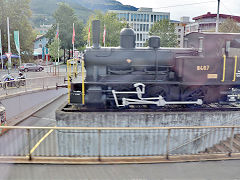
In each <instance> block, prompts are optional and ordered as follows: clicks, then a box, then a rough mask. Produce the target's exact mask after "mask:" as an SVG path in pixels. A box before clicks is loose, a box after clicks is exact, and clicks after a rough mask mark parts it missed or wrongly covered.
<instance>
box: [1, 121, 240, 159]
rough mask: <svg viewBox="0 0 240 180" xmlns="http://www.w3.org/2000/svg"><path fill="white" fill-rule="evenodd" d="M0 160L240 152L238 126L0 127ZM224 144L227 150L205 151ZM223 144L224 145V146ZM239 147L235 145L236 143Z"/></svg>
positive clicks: (239, 129)
mask: <svg viewBox="0 0 240 180" xmlns="http://www.w3.org/2000/svg"><path fill="white" fill-rule="evenodd" d="M0 129H5V130H8V131H7V133H5V134H3V135H1V136H0V157H5V156H13V157H15V156H21V157H27V158H29V159H31V158H32V157H56V158H58V157H78V158H79V157H99V158H104V157H132V156H139V157H140V156H141V157H142V156H165V157H166V158H169V156H171V155H198V154H203V153H208V154H209V153H211V154H217V153H222V154H223V153H226V154H229V155H231V154H233V153H240V148H237V146H236V143H237V142H236V140H235V138H236V137H237V136H238V135H239V134H240V126H219V127H217V126H215V127H147V128H90V127H86V128H85V127H74V128H71V127H18V126H16V127H15V126H14V127H10V126H8V127H0ZM223 141H226V142H227V143H228V144H229V146H228V147H227V148H225V150H224V149H222V150H220V151H219V149H216V151H211V152H208V151H207V150H208V148H212V147H215V145H217V144H219V143H221V142H223ZM225 144H226V143H225ZM237 144H238V143H237Z"/></svg>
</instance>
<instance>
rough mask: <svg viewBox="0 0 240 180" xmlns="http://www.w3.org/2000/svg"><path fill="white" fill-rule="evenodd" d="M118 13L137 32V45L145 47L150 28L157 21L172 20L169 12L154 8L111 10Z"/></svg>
mask: <svg viewBox="0 0 240 180" xmlns="http://www.w3.org/2000/svg"><path fill="white" fill-rule="evenodd" d="M109 12H113V13H116V14H117V15H118V18H119V20H126V21H127V22H128V23H129V25H130V26H131V27H132V28H133V29H134V31H135V32H136V46H137V47H143V46H144V43H145V42H146V40H147V39H148V36H149V34H148V33H149V30H150V28H151V27H152V26H153V24H154V23H155V22H158V21H160V20H162V19H169V20H170V13H169V12H153V11H152V8H139V9H138V10H137V11H123V10H109Z"/></svg>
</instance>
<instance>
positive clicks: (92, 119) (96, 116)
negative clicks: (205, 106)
mask: <svg viewBox="0 0 240 180" xmlns="http://www.w3.org/2000/svg"><path fill="white" fill-rule="evenodd" d="M62 109H63V106H62V107H60V108H59V109H58V110H57V111H56V121H57V123H56V124H57V126H58V127H192V126H231V125H240V112H239V111H229V112H226V111H225V112H221V111H216V112H214V111H211V112H205V111H204V112H64V111H63V110H62ZM230 133H231V132H230V131H229V132H224V135H221V134H216V132H215V131H209V130H207V129H204V130H192V129H191V130H176V131H175V130H174V131H172V133H171V137H170V153H171V154H180V153H183V154H184V153H186V154H190V153H192V154H195V153H199V152H200V151H204V150H205V149H206V148H208V147H211V146H212V145H214V144H216V143H218V142H219V141H221V140H224V138H227V137H229V136H230ZM167 135H168V132H167V130H158V131H154V130H149V131H104V132H101V135H100V137H99V134H98V132H97V131H88V132H83V131H74V132H73V131H71V132H70V131H69V132H68V131H64V132H63V131H62V132H58V146H59V153H60V155H63V156H64V155H65V154H72V155H76V156H98V155H99V149H101V156H107V157H110V156H131V155H136V156H148V155H164V154H165V153H166V146H167V144H166V142H167V141H166V139H167ZM212 137H214V139H212V140H210V139H211V138H212ZM207 141H209V142H207ZM99 142H100V143H101V144H100V145H99Z"/></svg>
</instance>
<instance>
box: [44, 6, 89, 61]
mask: <svg viewBox="0 0 240 180" xmlns="http://www.w3.org/2000/svg"><path fill="white" fill-rule="evenodd" d="M53 17H54V18H55V20H56V24H54V25H53V27H52V28H51V29H50V30H49V32H48V33H47V37H48V38H49V43H51V42H52V41H53V40H54V37H55V35H56V30H57V24H59V39H60V40H61V48H62V49H63V50H64V60H65V51H66V50H68V52H69V56H70V49H72V47H73V46H72V33H73V23H74V27H75V32H76V36H75V47H76V48H78V47H83V46H84V45H85V44H86V43H85V41H84V40H83V28H84V25H83V23H82V22H81V21H80V20H79V19H78V18H77V16H76V15H75V12H74V10H73V8H71V7H70V6H69V5H68V4H66V3H59V4H58V9H57V10H56V11H55V13H54V15H53Z"/></svg>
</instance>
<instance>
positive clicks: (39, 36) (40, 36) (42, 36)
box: [34, 35, 46, 42]
mask: <svg viewBox="0 0 240 180" xmlns="http://www.w3.org/2000/svg"><path fill="white" fill-rule="evenodd" d="M42 38H46V36H45V35H37V37H36V39H35V40H34V42H36V41H37V40H39V39H42Z"/></svg>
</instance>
